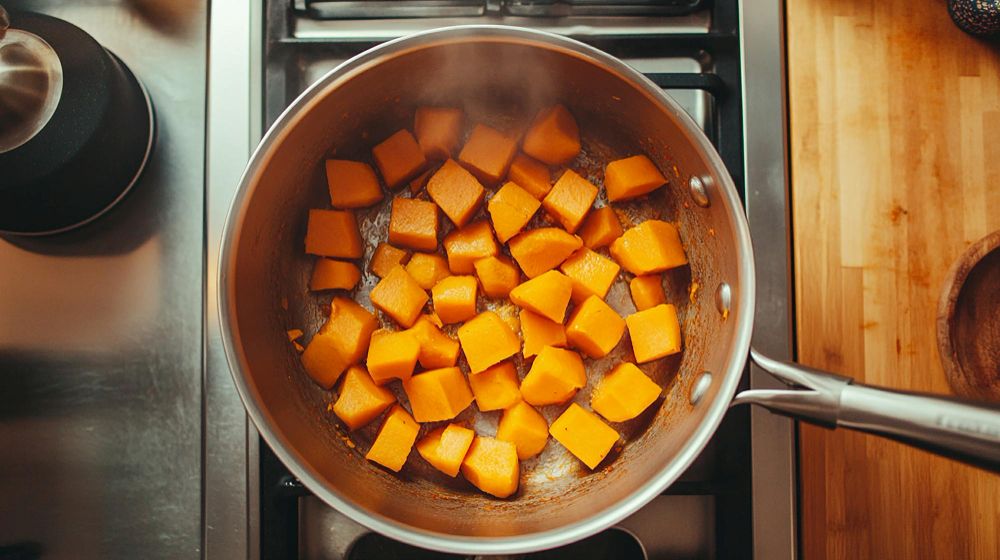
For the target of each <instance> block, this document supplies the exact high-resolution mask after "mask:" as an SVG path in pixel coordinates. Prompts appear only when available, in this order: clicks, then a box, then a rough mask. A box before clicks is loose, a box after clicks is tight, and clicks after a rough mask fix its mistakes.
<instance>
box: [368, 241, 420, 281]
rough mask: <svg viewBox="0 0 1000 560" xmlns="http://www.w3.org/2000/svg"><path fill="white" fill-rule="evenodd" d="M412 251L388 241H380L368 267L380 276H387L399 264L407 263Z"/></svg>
mask: <svg viewBox="0 0 1000 560" xmlns="http://www.w3.org/2000/svg"><path fill="white" fill-rule="evenodd" d="M409 258H410V253H409V252H408V251H406V250H405V249H400V248H398V247H393V246H392V245H389V244H388V243H379V244H378V247H376V248H375V252H374V253H373V254H372V258H371V260H370V261H369V262H368V268H369V269H371V271H372V272H374V273H375V275H376V276H378V277H379V278H385V276H386V275H387V274H389V272H390V271H391V270H392V269H394V268H396V267H397V266H399V265H405V264H406V260H407V259H409Z"/></svg>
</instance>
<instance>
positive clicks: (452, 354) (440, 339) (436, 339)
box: [410, 315, 460, 369]
mask: <svg viewBox="0 0 1000 560" xmlns="http://www.w3.org/2000/svg"><path fill="white" fill-rule="evenodd" d="M410 330H411V331H412V332H413V335H414V336H416V337H417V342H419V343H420V355H419V356H417V360H418V361H419V362H420V366H421V367H423V368H425V369H436V368H443V367H451V366H453V365H455V362H457V361H458V352H459V350H460V347H459V345H458V341H457V340H453V339H452V338H451V337H450V336H448V335H446V334H444V333H443V332H441V329H440V328H439V327H438V324H436V323H435V322H434V320H433V319H431V317H430V315H423V316H421V317H420V318H419V319H417V322H416V323H414V324H413V326H412V327H411V328H410Z"/></svg>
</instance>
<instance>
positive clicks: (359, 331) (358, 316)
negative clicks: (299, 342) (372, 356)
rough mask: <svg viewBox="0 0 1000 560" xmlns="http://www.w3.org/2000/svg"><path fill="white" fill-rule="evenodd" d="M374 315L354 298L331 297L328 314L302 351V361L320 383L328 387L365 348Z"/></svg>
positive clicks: (373, 322) (369, 336)
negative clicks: (353, 299)
mask: <svg viewBox="0 0 1000 560" xmlns="http://www.w3.org/2000/svg"><path fill="white" fill-rule="evenodd" d="M376 328H378V319H377V318H376V317H375V315H373V314H372V313H371V312H370V311H368V310H367V309H365V308H364V307H361V306H360V305H358V304H357V303H355V302H354V301H352V300H350V299H347V298H343V297H335V298H333V301H331V302H330V317H329V318H328V319H327V320H326V323H324V324H323V326H322V327H321V328H320V330H319V332H318V333H316V335H315V336H313V338H312V340H311V341H310V342H309V345H308V346H307V347H306V349H305V352H303V354H302V365H303V367H305V370H306V372H307V373H308V374H309V376H310V377H312V378H313V381H315V382H316V383H317V384H318V385H319V386H320V387H323V388H324V389H330V388H332V387H333V384H334V383H336V382H337V379H338V378H339V377H340V374H341V373H343V372H344V370H345V369H347V366H350V365H353V364H356V363H358V362H360V361H361V358H363V357H364V355H365V352H366V351H367V350H368V341H369V340H370V339H371V336H372V333H373V332H374V331H375V329H376Z"/></svg>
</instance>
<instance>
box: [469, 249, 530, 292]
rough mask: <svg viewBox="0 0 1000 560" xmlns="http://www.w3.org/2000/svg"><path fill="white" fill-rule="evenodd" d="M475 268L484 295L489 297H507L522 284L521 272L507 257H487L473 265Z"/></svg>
mask: <svg viewBox="0 0 1000 560" xmlns="http://www.w3.org/2000/svg"><path fill="white" fill-rule="evenodd" d="M473 266H474V267H475V268H476V276H477V277H478V278H479V284H480V285H482V287H483V293H484V294H486V295H487V296H488V297H491V298H502V297H507V295H508V294H510V291H511V290H513V289H514V288H516V287H517V285H518V284H519V283H520V282H521V271H520V270H518V269H517V265H515V264H514V262H513V261H511V260H510V259H508V258H507V257H504V256H499V257H486V258H485V259H479V260H478V261H476V262H475V263H473Z"/></svg>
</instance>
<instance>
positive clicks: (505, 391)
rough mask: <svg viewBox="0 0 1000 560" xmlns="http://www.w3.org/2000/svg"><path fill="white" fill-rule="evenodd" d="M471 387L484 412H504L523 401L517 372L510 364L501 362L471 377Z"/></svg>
mask: <svg viewBox="0 0 1000 560" xmlns="http://www.w3.org/2000/svg"><path fill="white" fill-rule="evenodd" d="M469 385H470V386H471V387H472V394H473V395H474V396H475V397H476V405H477V406H478V407H479V410H480V411H482V412H489V411H491V410H503V409H505V408H507V407H509V406H511V405H513V404H514V403H516V402H517V401H519V400H521V390H520V389H519V388H518V379H517V370H516V369H515V368H514V364H512V363H510V362H500V363H499V364H497V365H495V366H490V367H488V368H486V370H485V371H481V372H479V373H474V374H472V375H470V376H469ZM500 439H503V438H500Z"/></svg>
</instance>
